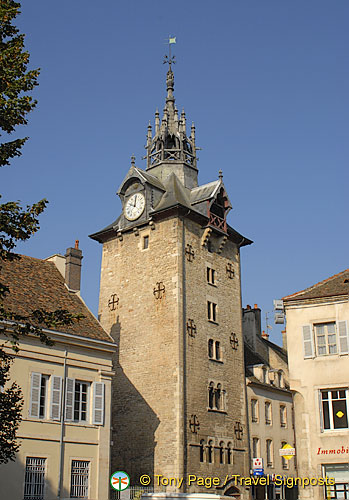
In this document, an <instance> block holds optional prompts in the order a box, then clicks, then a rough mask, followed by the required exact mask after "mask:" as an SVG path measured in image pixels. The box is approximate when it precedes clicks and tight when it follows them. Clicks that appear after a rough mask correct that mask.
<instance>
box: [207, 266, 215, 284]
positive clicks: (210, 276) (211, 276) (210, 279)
mask: <svg viewBox="0 0 349 500" xmlns="http://www.w3.org/2000/svg"><path fill="white" fill-rule="evenodd" d="M206 280H207V284H208V285H211V286H217V284H216V270H215V269H213V267H210V266H206Z"/></svg>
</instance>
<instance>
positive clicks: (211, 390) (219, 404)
mask: <svg viewBox="0 0 349 500" xmlns="http://www.w3.org/2000/svg"><path fill="white" fill-rule="evenodd" d="M225 398H226V394H225V391H224V390H223V389H222V384H217V385H216V386H215V384H214V383H213V382H210V383H209V386H208V408H209V409H210V410H218V411H224V410H225Z"/></svg>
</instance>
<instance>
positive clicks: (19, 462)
mask: <svg viewBox="0 0 349 500" xmlns="http://www.w3.org/2000/svg"><path fill="white" fill-rule="evenodd" d="M81 259H82V254H81V250H79V248H78V245H76V248H69V249H68V250H67V254H66V256H65V257H63V256H61V255H55V256H53V257H51V258H49V259H46V260H40V259H35V258H32V257H26V256H24V255H22V256H20V259H19V260H17V259H16V260H14V261H12V262H8V261H3V262H2V263H1V282H2V283H5V284H6V285H7V286H8V287H9V288H10V294H8V295H7V297H6V299H5V307H6V308H7V310H11V311H13V312H16V313H18V314H21V315H27V314H29V313H31V312H32V311H34V310H36V309H43V310H45V311H55V310H57V309H65V310H68V311H69V312H71V313H72V314H74V315H82V316H83V317H82V318H81V319H80V320H79V321H78V322H75V323H74V324H73V325H72V326H66V327H60V328H57V330H53V329H52V330H45V332H46V333H47V334H48V335H49V337H50V338H51V339H52V340H54V345H53V346H52V347H49V346H47V345H45V344H43V343H41V342H40V340H39V339H38V338H37V337H34V336H26V337H21V338H20V344H19V349H20V350H19V352H18V353H17V354H16V355H15V360H14V363H13V365H12V367H11V381H16V382H17V384H18V385H19V386H20V387H21V389H22V392H23V396H24V407H23V411H22V422H21V424H20V427H19V430H18V433H17V436H18V441H19V443H20V449H19V452H18V454H17V456H16V461H15V462H9V463H8V464H6V465H1V466H0V482H1V493H0V496H1V498H4V499H11V500H42V499H45V500H57V499H60V500H63V499H70V498H89V499H91V500H92V499H94V500H100V499H108V498H109V496H108V495H109V475H110V474H109V469H110V398H111V378H112V375H113V372H112V355H113V353H114V352H115V344H114V341H113V340H112V338H111V337H110V336H109V335H108V334H107V333H106V332H105V331H104V330H103V329H102V327H101V326H100V324H99V323H98V321H97V320H96V319H95V317H94V316H93V315H92V314H91V312H90V311H89V310H88V308H87V307H86V305H85V304H84V302H83V301H82V299H81V298H80V296H79V288H80V269H81ZM64 277H65V278H64ZM9 328H11V325H10V324H9V323H6V324H4V323H2V324H0V335H1V340H2V342H3V341H6V337H4V332H6V331H8V329H9ZM1 332H2V333H1ZM7 338H8V337H7ZM6 349H7V351H8V352H9V353H12V351H11V350H10V349H9V348H6ZM5 389H6V386H5Z"/></svg>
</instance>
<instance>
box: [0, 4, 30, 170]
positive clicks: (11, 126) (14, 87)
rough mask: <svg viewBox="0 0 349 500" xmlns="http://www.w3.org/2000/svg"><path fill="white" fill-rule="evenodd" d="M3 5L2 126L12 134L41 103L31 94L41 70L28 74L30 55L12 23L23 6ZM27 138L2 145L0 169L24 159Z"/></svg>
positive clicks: (0, 38)
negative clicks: (13, 161)
mask: <svg viewBox="0 0 349 500" xmlns="http://www.w3.org/2000/svg"><path fill="white" fill-rule="evenodd" d="M0 5H1V6H0V127H1V129H2V130H3V131H4V132H5V133H6V134H11V133H12V132H14V131H15V128H16V127H17V126H18V125H26V123H27V118H26V116H27V114H28V113H29V112H30V111H31V110H32V109H33V108H35V106H36V104H37V101H36V100H34V99H33V98H32V97H31V96H30V95H28V94H27V92H30V91H31V90H33V88H34V87H35V86H36V85H38V82H37V78H38V75H39V69H34V70H31V71H27V65H28V63H29V53H28V52H26V51H25V50H24V35H23V34H20V33H19V30H18V28H17V27H16V26H14V25H13V24H12V22H13V20H14V19H15V18H16V16H17V15H18V14H19V8H20V4H19V3H17V2H14V1H13V0H1V4H0ZM27 139H28V137H24V138H21V139H15V140H13V141H7V142H4V143H2V144H1V145H0V166H4V165H9V164H10V159H11V158H14V157H15V156H20V155H21V148H22V146H23V144H24V143H25V142H26V140H27Z"/></svg>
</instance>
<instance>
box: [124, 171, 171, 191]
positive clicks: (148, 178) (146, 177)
mask: <svg viewBox="0 0 349 500" xmlns="http://www.w3.org/2000/svg"><path fill="white" fill-rule="evenodd" d="M132 177H138V178H140V179H142V180H143V181H144V182H147V183H148V184H150V185H152V186H154V187H156V188H158V189H161V190H162V191H165V188H164V186H163V184H162V182H161V181H159V179H158V178H157V177H155V175H151V174H149V173H148V172H145V171H144V170H142V169H141V168H138V167H135V166H134V165H132V166H131V167H130V169H129V171H128V172H127V174H126V176H125V178H124V179H123V181H122V183H121V184H120V188H119V189H118V191H117V194H120V191H121V189H122V187H123V186H124V184H125V182H126V181H127V180H128V179H131V178H132Z"/></svg>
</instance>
